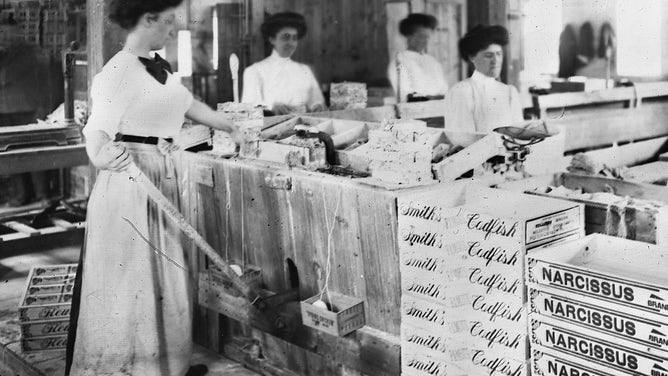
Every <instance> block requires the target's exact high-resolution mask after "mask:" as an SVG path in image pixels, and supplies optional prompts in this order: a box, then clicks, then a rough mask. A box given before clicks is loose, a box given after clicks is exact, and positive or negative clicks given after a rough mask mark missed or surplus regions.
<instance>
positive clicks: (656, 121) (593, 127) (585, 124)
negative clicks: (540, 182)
mask: <svg viewBox="0 0 668 376" xmlns="http://www.w3.org/2000/svg"><path fill="white" fill-rule="evenodd" d="M667 119H668V103H647V104H643V105H642V106H641V107H640V108H636V109H613V110H610V109H605V110H593V111H592V112H589V113H583V114H578V115H572V116H568V117H564V118H561V119H552V120H546V123H547V124H548V125H549V126H555V127H562V129H563V131H564V132H566V140H565V145H564V149H565V151H567V152H568V151H574V150H581V149H587V148H596V147H603V146H607V145H612V144H614V143H619V142H626V141H633V140H643V139H648V138H652V137H658V136H664V135H668V121H666V120H667Z"/></svg>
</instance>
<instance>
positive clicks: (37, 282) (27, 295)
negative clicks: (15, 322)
mask: <svg viewBox="0 0 668 376" xmlns="http://www.w3.org/2000/svg"><path fill="white" fill-rule="evenodd" d="M76 271H77V266H76V264H66V265H51V266H38V267H34V268H32V269H31V270H30V273H29V274H28V281H27V285H26V291H25V292H24V293H23V296H22V297H21V302H20V303H19V321H20V324H21V349H22V350H23V351H38V350H39V351H41V350H57V349H64V348H65V347H66V345H67V332H68V330H69V324H70V322H69V319H70V305H71V302H72V291H73V289H74V278H75V275H76Z"/></svg>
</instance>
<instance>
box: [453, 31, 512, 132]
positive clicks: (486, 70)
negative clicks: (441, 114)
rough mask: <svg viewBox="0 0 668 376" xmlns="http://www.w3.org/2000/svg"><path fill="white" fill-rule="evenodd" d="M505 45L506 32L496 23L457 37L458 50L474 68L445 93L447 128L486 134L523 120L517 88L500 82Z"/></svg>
mask: <svg viewBox="0 0 668 376" xmlns="http://www.w3.org/2000/svg"><path fill="white" fill-rule="evenodd" d="M506 44H508V31H507V30H506V29H505V28H504V27H503V26H498V25H497V26H482V25H479V26H476V27H474V28H473V29H471V31H469V32H468V33H466V35H465V36H464V37H463V38H462V39H460V41H459V52H460V54H461V56H462V58H464V59H466V60H468V61H470V62H471V63H473V66H474V67H475V71H474V72H473V75H471V77H470V78H467V79H465V80H463V81H461V82H459V83H457V84H455V85H454V86H453V87H452V88H451V89H450V90H449V91H448V92H447V93H446V95H445V128H446V129H452V130H460V131H466V132H484V133H489V132H491V131H492V130H493V129H494V128H497V127H503V126H508V125H511V124H512V123H516V122H521V121H522V120H523V117H522V105H521V103H520V96H519V93H518V92H517V89H516V88H515V87H514V86H511V85H506V84H504V83H502V82H501V81H499V77H500V75H501V68H502V67H503V46H505V45H506Z"/></svg>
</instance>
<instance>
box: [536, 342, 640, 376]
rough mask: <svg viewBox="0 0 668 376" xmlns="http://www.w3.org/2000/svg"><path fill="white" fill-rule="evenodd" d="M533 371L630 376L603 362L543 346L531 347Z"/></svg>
mask: <svg viewBox="0 0 668 376" xmlns="http://www.w3.org/2000/svg"><path fill="white" fill-rule="evenodd" d="M531 373H532V375H535V376H562V375H567V376H571V375H577V376H629V375H630V374H629V373H626V372H621V371H618V370H615V369H611V368H609V367H605V366H603V365H601V364H597V363H592V362H588V361H585V360H582V359H578V358H575V357H572V356H570V355H567V354H564V353H559V352H554V351H552V350H549V349H546V348H544V347H542V346H538V345H535V346H532V348H531Z"/></svg>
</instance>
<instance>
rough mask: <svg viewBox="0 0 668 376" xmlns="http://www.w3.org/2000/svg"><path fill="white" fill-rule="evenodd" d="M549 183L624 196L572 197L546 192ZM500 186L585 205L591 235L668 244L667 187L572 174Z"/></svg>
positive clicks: (540, 177) (500, 185)
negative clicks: (612, 199) (607, 198)
mask: <svg viewBox="0 0 668 376" xmlns="http://www.w3.org/2000/svg"><path fill="white" fill-rule="evenodd" d="M548 186H555V187H559V186H564V187H566V188H568V189H581V190H582V191H583V192H584V193H588V194H590V193H605V192H609V191H611V190H612V192H614V193H615V194H616V195H618V196H620V198H619V200H618V201H617V203H613V204H611V205H607V203H605V202H601V201H596V200H593V199H587V198H586V197H582V198H572V197H564V196H563V195H555V194H549V193H544V188H546V187H548ZM499 187H500V188H503V189H508V190H514V191H521V192H526V193H530V194H535V195H540V196H546V197H552V198H560V199H567V200H570V201H573V202H579V203H583V204H585V231H586V232H587V234H591V233H603V234H607V235H611V236H621V237H625V238H626V239H631V240H638V241H643V242H647V243H651V244H660V245H663V244H667V243H668V188H666V187H660V186H656V185H651V184H642V183H635V182H627V181H621V180H616V179H608V178H604V177H597V176H588V175H578V174H568V173H560V174H554V175H543V176H538V177H533V178H529V179H526V180H520V181H515V182H507V183H502V184H499ZM625 196H630V197H631V198H632V200H631V201H630V202H627V201H625V200H624V199H623V198H624V197H625ZM638 200H649V201H655V202H657V204H655V205H647V204H646V203H643V202H640V201H638Z"/></svg>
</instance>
